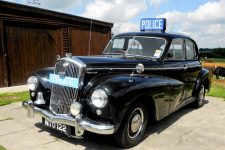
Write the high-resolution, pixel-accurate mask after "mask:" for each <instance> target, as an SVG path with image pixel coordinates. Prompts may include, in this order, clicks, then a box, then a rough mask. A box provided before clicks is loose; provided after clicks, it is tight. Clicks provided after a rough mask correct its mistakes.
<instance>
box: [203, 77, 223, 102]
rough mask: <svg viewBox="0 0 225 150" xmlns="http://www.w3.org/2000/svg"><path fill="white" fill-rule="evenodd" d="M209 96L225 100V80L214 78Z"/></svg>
mask: <svg viewBox="0 0 225 150" xmlns="http://www.w3.org/2000/svg"><path fill="white" fill-rule="evenodd" d="M207 95H208V96H215V97H222V98H224V100H225V79H216V78H215V76H214V77H213V78H212V84H211V89H210V92H209V93H208V94H207Z"/></svg>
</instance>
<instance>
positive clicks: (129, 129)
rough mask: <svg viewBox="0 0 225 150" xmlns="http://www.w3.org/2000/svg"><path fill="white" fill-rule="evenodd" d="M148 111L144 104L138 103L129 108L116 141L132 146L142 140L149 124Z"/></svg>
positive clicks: (115, 136)
mask: <svg viewBox="0 0 225 150" xmlns="http://www.w3.org/2000/svg"><path fill="white" fill-rule="evenodd" d="M147 120H148V113H147V108H146V106H145V105H143V104H136V105H134V106H133V107H132V108H131V109H129V110H128V113H127V116H125V119H124V121H123V122H122V124H121V126H120V128H119V129H118V131H117V132H116V133H115V134H114V138H115V141H116V142H117V144H118V145H119V146H121V147H123V148H131V147H133V146H135V145H137V144H138V143H140V142H141V140H142V138H143V136H144V133H145V130H146V125H147Z"/></svg>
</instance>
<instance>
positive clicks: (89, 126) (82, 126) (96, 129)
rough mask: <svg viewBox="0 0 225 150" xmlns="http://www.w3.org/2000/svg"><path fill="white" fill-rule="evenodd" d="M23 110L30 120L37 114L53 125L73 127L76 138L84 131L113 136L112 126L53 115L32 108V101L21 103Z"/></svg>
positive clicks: (80, 118) (77, 117) (83, 118)
mask: <svg viewBox="0 0 225 150" xmlns="http://www.w3.org/2000/svg"><path fill="white" fill-rule="evenodd" d="M22 106H23V108H25V109H27V115H28V116H30V117H31V118H33V117H34V114H37V115H39V116H41V117H44V118H45V119H47V120H49V121H50V122H53V123H61V124H65V125H69V126H73V127H75V129H76V130H75V134H76V137H78V138H79V137H81V136H82V135H83V133H84V131H85V130H86V131H90V132H93V133H97V134H105V135H109V134H113V133H114V125H111V124H105V123H101V122H97V121H93V120H91V119H89V118H86V117H82V116H76V117H72V116H70V115H55V114H53V113H51V112H50V111H47V110H44V109H41V108H38V107H36V106H34V104H33V102H32V101H25V102H23V103H22Z"/></svg>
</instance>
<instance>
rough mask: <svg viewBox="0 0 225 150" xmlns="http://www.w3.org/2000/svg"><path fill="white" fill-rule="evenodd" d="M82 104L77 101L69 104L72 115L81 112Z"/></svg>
mask: <svg viewBox="0 0 225 150" xmlns="http://www.w3.org/2000/svg"><path fill="white" fill-rule="evenodd" d="M81 108H82V105H81V104H80V103H78V102H74V103H73V104H71V106H70V112H71V114H72V115H74V116H76V115H78V114H79V113H80V112H81Z"/></svg>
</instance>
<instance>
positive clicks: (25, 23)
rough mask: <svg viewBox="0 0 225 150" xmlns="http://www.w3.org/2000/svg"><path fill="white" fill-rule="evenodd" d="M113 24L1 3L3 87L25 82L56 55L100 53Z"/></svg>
mask: <svg viewBox="0 0 225 150" xmlns="http://www.w3.org/2000/svg"><path fill="white" fill-rule="evenodd" d="M112 27H113V24H112V23H107V22H102V21H98V20H92V19H88V18H83V17H78V16H73V15H69V14H64V13H59V12H55V11H49V10H45V9H40V8H35V7H30V6H25V5H19V4H14V3H9V2H4V1H0V87H3V86H13V85H20V84H24V83H26V80H27V78H28V77H29V76H30V75H31V74H32V73H33V72H34V71H36V70H37V69H40V68H43V67H46V66H53V65H54V63H55V56H56V55H58V54H59V55H61V56H62V55H64V53H66V52H71V53H73V55H96V54H101V52H102V50H103V49H104V47H105V46H106V44H107V42H108V41H109V39H110V38H111V28H112Z"/></svg>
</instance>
